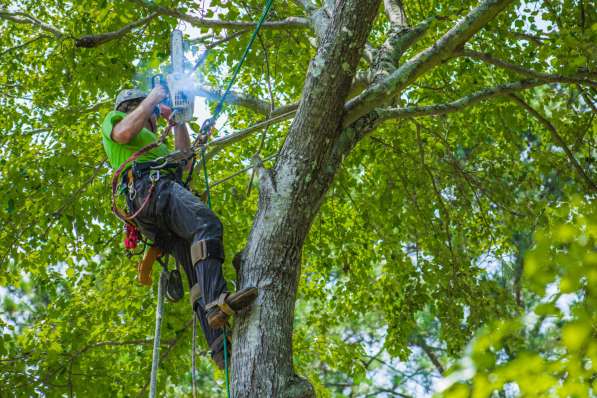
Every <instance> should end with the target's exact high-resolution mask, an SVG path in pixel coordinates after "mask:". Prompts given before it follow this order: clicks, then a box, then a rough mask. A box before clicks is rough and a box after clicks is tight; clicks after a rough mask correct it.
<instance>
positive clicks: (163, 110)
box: [158, 104, 172, 120]
mask: <svg viewBox="0 0 597 398" xmlns="http://www.w3.org/2000/svg"><path fill="white" fill-rule="evenodd" d="M158 107H159V108H160V115H162V116H163V117H164V119H166V120H170V116H172V109H171V108H170V107H169V106H166V105H164V104H159V105H158Z"/></svg>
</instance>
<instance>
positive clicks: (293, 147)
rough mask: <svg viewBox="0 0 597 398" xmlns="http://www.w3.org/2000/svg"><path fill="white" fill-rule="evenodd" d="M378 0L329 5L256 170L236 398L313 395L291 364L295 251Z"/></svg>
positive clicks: (331, 154) (324, 179)
mask: <svg viewBox="0 0 597 398" xmlns="http://www.w3.org/2000/svg"><path fill="white" fill-rule="evenodd" d="M380 1H381V0H347V1H338V2H337V3H336V8H335V10H334V13H333V16H332V19H331V21H330V23H329V25H328V27H327V30H326V32H325V34H324V35H323V38H322V40H321V45H320V46H319V49H318V52H317V55H316V57H315V58H314V59H313V60H312V62H311V65H310V67H309V71H308V74H307V79H306V82H305V85H304V88H303V97H302V99H301V102H300V104H299V108H298V111H297V115H296V117H295V119H294V121H293V124H292V126H291V128H290V131H289V133H288V136H287V138H286V141H285V143H284V147H283V148H282V151H281V153H280V156H279V159H278V162H277V164H276V166H275V168H274V170H265V169H263V168H262V167H261V168H260V185H261V191H260V197H259V210H258V212H257V215H256V217H255V222H254V224H253V228H252V230H251V233H250V235H249V239H248V242H247V245H246V248H245V250H244V252H243V255H242V260H241V267H240V286H241V287H244V286H257V287H258V288H259V297H258V298H257V300H256V302H255V304H254V305H253V306H252V309H251V311H249V312H248V313H246V314H239V316H238V317H237V319H236V324H235V328H234V332H233V333H234V336H233V337H234V338H233V341H234V342H235V344H234V347H233V358H234V359H233V362H232V391H233V396H234V397H236V398H240V397H284V398H286V397H288V398H295V397H313V396H314V391H313V388H312V386H311V385H310V383H309V382H308V381H306V380H304V379H302V378H300V377H299V376H297V375H296V374H295V372H294V369H293V367H292V329H293V319H294V305H295V297H296V290H297V285H298V279H299V276H300V264H301V254H302V248H303V243H304V241H305V237H306V235H307V233H308V231H309V228H310V226H311V223H312V221H313V218H314V217H315V215H316V214H317V212H318V210H319V208H320V205H321V203H322V201H323V198H324V195H325V193H326V192H327V190H328V188H329V186H330V184H331V182H332V179H333V177H334V175H335V173H336V170H337V168H338V166H339V163H340V160H339V159H338V158H337V156H336V155H337V153H336V151H335V147H337V145H338V143H337V141H338V140H339V139H341V138H342V127H341V126H342V118H343V115H344V103H345V101H346V98H347V96H348V93H349V90H350V86H351V82H352V80H353V77H354V75H355V71H356V66H357V63H358V60H359V58H360V57H361V53H362V50H363V47H364V45H365V41H366V39H367V36H368V34H369V31H370V29H371V26H372V23H373V19H374V17H375V15H376V14H377V12H378V9H379V3H380ZM305 166H306V167H305Z"/></svg>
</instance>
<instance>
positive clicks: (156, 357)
mask: <svg viewBox="0 0 597 398" xmlns="http://www.w3.org/2000/svg"><path fill="white" fill-rule="evenodd" d="M167 277H168V272H167V271H166V270H162V272H161V273H160V281H159V282H158V306H157V309H156V311H155V336H154V338H153V359H152V362H151V378H150V387H149V398H155V394H156V387H157V382H158V363H159V361H160V335H161V332H162V315H163V314H164V289H165V287H166V281H167V279H168V278H167Z"/></svg>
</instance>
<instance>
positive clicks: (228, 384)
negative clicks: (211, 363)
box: [222, 326, 230, 398]
mask: <svg viewBox="0 0 597 398" xmlns="http://www.w3.org/2000/svg"><path fill="white" fill-rule="evenodd" d="M222 333H223V334H224V379H225V381H226V396H227V397H228V398H230V380H229V376H228V336H226V334H227V333H226V326H224V329H222Z"/></svg>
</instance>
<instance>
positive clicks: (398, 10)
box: [383, 0, 408, 27]
mask: <svg viewBox="0 0 597 398" xmlns="http://www.w3.org/2000/svg"><path fill="white" fill-rule="evenodd" d="M383 5H384V9H385V11H386V14H387V16H388V19H389V20H390V22H391V23H392V25H397V26H400V27H407V26H408V21H407V20H406V13H405V12H404V6H403V5H402V0H384V1H383Z"/></svg>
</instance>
